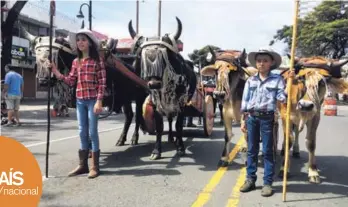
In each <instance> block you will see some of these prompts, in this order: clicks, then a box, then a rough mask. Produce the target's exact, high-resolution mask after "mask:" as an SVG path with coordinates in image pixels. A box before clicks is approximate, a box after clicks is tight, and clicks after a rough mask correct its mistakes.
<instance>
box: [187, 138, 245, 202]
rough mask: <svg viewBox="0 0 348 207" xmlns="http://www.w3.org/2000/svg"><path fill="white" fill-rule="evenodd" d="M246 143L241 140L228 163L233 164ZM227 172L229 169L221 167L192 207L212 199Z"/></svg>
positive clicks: (229, 156) (230, 155) (229, 157)
mask: <svg viewBox="0 0 348 207" xmlns="http://www.w3.org/2000/svg"><path fill="white" fill-rule="evenodd" d="M243 142H244V137H243V136H242V137H241V138H239V140H238V142H237V144H236V146H235V147H234V148H233V149H232V151H231V153H230V154H229V155H228V162H231V161H232V160H233V159H234V158H235V157H236V155H237V153H238V151H239V149H240V146H241V145H242V144H243ZM226 171H227V167H219V169H218V170H217V171H216V172H215V174H214V175H213V177H212V178H211V179H210V181H209V183H208V184H207V185H206V186H205V187H204V189H203V191H202V192H201V193H200V194H199V195H198V197H197V200H196V201H195V202H194V203H193V204H192V206H191V207H201V206H204V205H205V204H206V203H207V202H208V201H209V200H210V197H211V193H212V191H213V190H214V189H215V187H216V186H217V184H219V183H220V181H221V179H222V177H223V176H224V174H225V173H226Z"/></svg>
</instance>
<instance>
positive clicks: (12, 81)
mask: <svg viewBox="0 0 348 207" xmlns="http://www.w3.org/2000/svg"><path fill="white" fill-rule="evenodd" d="M5 72H6V75H5V83H4V89H3V93H4V97H5V101H6V105H7V110H8V123H7V124H6V125H5V126H20V125H21V122H20V121H19V108H20V102H21V98H22V96H23V90H24V80H23V77H22V76H21V75H20V74H19V73H17V72H15V71H13V70H11V69H10V67H9V65H6V66H5ZM13 120H15V121H13Z"/></svg>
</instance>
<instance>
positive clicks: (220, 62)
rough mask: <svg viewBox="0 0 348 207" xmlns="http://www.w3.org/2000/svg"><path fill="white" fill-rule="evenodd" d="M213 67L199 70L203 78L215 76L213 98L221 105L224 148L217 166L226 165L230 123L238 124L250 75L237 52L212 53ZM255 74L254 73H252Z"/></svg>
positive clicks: (239, 52) (239, 53)
mask: <svg viewBox="0 0 348 207" xmlns="http://www.w3.org/2000/svg"><path fill="white" fill-rule="evenodd" d="M209 49H210V52H211V54H212V62H214V64H213V65H208V66H206V67H204V68H203V69H202V70H201V75H203V76H215V75H217V83H216V86H217V87H216V89H215V91H214V96H215V98H216V99H218V101H219V102H220V103H221V104H222V105H223V109H222V114H223V122H224V126H225V146H224V149H223V152H222V156H221V159H220V161H219V165H221V166H227V165H228V154H229V152H230V150H231V149H230V140H231V139H232V137H233V133H232V122H233V120H235V121H236V122H238V123H239V122H240V120H241V115H240V109H241V100H242V95H243V89H244V85H245V80H246V79H247V77H248V76H250V75H251V74H250V73H251V70H250V71H249V70H248V69H246V68H245V67H247V64H246V56H247V54H246V52H245V50H243V51H238V50H225V51H221V50H220V51H216V52H214V51H212V49H211V48H209ZM252 72H253V73H255V71H254V70H253V71H252Z"/></svg>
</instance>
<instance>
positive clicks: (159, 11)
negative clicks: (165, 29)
mask: <svg viewBox="0 0 348 207" xmlns="http://www.w3.org/2000/svg"><path fill="white" fill-rule="evenodd" d="M161 9H162V1H161V0H158V36H159V37H160V36H161V12H162V11H161Z"/></svg>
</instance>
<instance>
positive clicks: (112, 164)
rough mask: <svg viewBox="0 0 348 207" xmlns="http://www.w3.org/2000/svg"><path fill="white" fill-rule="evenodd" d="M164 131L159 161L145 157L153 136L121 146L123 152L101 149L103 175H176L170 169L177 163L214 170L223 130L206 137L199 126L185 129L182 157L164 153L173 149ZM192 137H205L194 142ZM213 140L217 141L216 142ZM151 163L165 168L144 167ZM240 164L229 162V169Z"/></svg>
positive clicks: (151, 147) (175, 172)
mask: <svg viewBox="0 0 348 207" xmlns="http://www.w3.org/2000/svg"><path fill="white" fill-rule="evenodd" d="M234 130H237V129H234ZM167 134H168V132H164V135H163V136H162V157H161V159H159V160H150V159H149V157H150V155H151V152H152V150H153V149H154V146H155V135H153V136H152V137H153V141H150V142H147V143H141V137H140V139H139V142H140V144H139V145H136V146H131V147H127V146H123V147H127V148H126V149H125V150H124V151H117V152H101V170H102V171H104V172H103V174H106V175H120V174H121V175H123V174H127V175H129V174H132V175H135V176H149V175H155V174H165V175H178V174H181V173H180V172H179V171H177V170H173V168H176V167H178V166H199V170H201V171H215V170H217V169H218V166H217V164H218V161H219V160H220V157H221V153H222V150H223V146H224V138H223V137H224V131H223V129H221V128H220V129H216V130H214V132H213V135H212V136H211V137H206V136H204V132H203V128H199V127H198V128H185V129H184V144H185V147H186V154H185V155H184V156H183V157H180V156H178V155H177V154H175V155H174V156H167V152H170V151H175V150H176V147H175V145H174V143H168V142H167V137H168V136H167ZM174 135H175V134H174ZM185 138H187V139H185ZM195 138H196V139H197V138H202V139H206V140H204V141H195V140H194V139H195ZM217 139H220V140H221V141H220V140H219V141H217ZM234 139H235V140H234V142H236V141H237V136H235V137H234ZM233 147H234V144H232V143H231V149H233ZM152 165H165V169H147V167H151V166H152ZM140 166H144V168H146V169H132V170H129V169H125V170H123V169H122V168H129V167H140ZM156 167H158V166H156ZM240 167H241V165H240V164H238V163H231V164H230V167H229V170H234V169H240ZM110 169H112V170H110Z"/></svg>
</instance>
